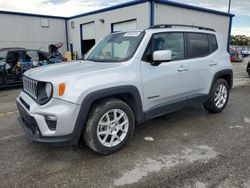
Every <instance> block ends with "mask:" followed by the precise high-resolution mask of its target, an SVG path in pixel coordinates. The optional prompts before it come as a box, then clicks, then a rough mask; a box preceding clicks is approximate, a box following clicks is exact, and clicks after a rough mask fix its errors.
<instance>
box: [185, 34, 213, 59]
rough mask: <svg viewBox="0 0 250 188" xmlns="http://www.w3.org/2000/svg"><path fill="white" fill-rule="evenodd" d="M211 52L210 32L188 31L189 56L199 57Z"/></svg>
mask: <svg viewBox="0 0 250 188" xmlns="http://www.w3.org/2000/svg"><path fill="white" fill-rule="evenodd" d="M209 54H210V47H209V42H208V34H205V33H188V57H189V58H198V57H204V56H207V55H209Z"/></svg>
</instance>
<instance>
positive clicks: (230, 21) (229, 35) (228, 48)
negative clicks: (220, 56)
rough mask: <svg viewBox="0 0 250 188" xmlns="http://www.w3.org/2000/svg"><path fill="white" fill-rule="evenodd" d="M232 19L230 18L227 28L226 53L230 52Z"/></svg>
mask: <svg viewBox="0 0 250 188" xmlns="http://www.w3.org/2000/svg"><path fill="white" fill-rule="evenodd" d="M232 22H233V17H230V20H229V27H228V38H227V51H228V52H229V51H230V41H231V31H232Z"/></svg>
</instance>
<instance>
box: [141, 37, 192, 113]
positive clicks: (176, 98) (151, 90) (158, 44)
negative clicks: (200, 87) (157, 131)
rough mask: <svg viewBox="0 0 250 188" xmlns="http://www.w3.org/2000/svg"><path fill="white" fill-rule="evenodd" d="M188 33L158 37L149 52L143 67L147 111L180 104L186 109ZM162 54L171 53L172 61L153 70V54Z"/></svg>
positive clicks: (153, 38) (146, 54)
mask: <svg viewBox="0 0 250 188" xmlns="http://www.w3.org/2000/svg"><path fill="white" fill-rule="evenodd" d="M184 41H185V40H184V33H181V32H180V33H178V32H165V33H157V34H154V35H153V36H152V38H151V40H150V42H149V43H150V44H149V46H148V47H147V49H146V52H145V54H144V57H143V62H142V65H141V75H142V83H143V92H144V104H145V106H144V109H145V110H146V111H150V110H152V109H156V108H158V107H159V108H160V107H162V106H167V105H169V104H174V103H177V102H178V104H181V103H182V104H181V105H185V102H186V97H187V93H188V92H189V88H188V87H186V84H187V83H188V82H190V80H188V77H187V74H186V72H187V71H188V69H187V68H186V67H185V63H183V62H184V61H185V60H184V59H185V45H184V44H185V42H184ZM158 50H171V51H172V60H171V61H170V62H162V63H161V64H159V65H158V66H153V65H152V64H151V63H150V62H151V61H152V54H153V52H154V51H158Z"/></svg>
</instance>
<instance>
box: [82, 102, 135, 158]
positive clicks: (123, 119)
mask: <svg viewBox="0 0 250 188" xmlns="http://www.w3.org/2000/svg"><path fill="white" fill-rule="evenodd" d="M123 113H124V114H123ZM114 114H116V117H117V118H116V120H118V121H115V119H114ZM122 115H123V116H122ZM108 119H109V120H108ZM134 126H135V119H134V114H133V111H132V110H131V108H130V107H129V106H128V105H127V104H126V103H125V102H123V101H121V100H118V99H114V98H111V99H107V100H103V101H101V102H98V103H96V104H94V105H93V106H92V108H91V110H90V114H89V118H88V120H87V124H86V129H85V130H84V132H83V139H84V141H85V143H86V145H87V146H89V147H90V148H91V149H92V150H94V151H95V152H97V153H100V154H103V155H108V154H112V153H114V152H116V151H118V150H119V149H121V148H122V147H123V146H124V145H125V144H126V143H127V142H128V140H129V139H130V138H131V136H132V134H133V131H134ZM98 133H99V134H98ZM115 135H116V136H115ZM118 137H119V139H118ZM112 139H113V142H112Z"/></svg>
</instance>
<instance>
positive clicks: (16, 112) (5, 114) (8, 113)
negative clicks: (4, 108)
mask: <svg viewBox="0 0 250 188" xmlns="http://www.w3.org/2000/svg"><path fill="white" fill-rule="evenodd" d="M13 114H18V111H17V110H16V111H12V112H0V117H5V116H9V115H13Z"/></svg>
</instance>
